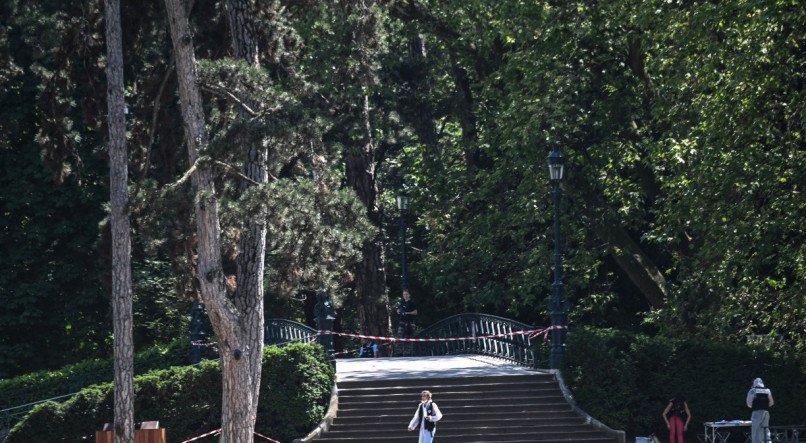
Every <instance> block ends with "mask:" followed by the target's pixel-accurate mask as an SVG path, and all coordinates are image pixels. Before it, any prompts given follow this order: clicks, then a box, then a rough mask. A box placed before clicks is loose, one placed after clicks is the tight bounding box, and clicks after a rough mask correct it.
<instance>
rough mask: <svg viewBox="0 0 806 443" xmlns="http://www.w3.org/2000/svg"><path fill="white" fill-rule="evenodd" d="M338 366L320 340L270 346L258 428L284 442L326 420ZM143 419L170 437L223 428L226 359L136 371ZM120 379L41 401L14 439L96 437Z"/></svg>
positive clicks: (138, 416)
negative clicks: (114, 383)
mask: <svg viewBox="0 0 806 443" xmlns="http://www.w3.org/2000/svg"><path fill="white" fill-rule="evenodd" d="M334 381H335V373H334V371H333V368H332V366H331V365H330V363H329V362H328V360H327V357H326V355H325V352H324V350H323V349H322V348H321V347H320V346H318V345H311V344H292V345H289V346H286V347H283V348H276V347H269V348H266V350H265V353H264V357H263V372H262V377H261V390H260V405H259V407H258V417H257V422H256V425H255V430H256V431H257V432H260V433H261V434H263V435H267V436H270V437H272V438H274V439H277V440H281V441H290V440H292V439H294V438H297V437H300V436H303V435H306V434H307V433H308V432H310V430H311V429H313V428H314V427H315V426H316V425H317V424H318V423H319V421H320V420H321V419H322V417H323V416H324V413H325V408H326V407H327V404H328V401H329V399H330V392H331V389H332V386H333V383H334ZM134 386H135V408H134V411H135V421H138V422H139V421H147V420H159V422H160V427H162V428H166V429H168V432H167V433H168V441H169V442H181V441H183V440H185V439H187V438H190V437H193V436H196V435H200V434H203V433H205V432H208V431H211V430H213V429H217V428H220V427H221V423H220V420H221V371H220V368H219V365H218V362H214V361H204V362H202V363H201V364H200V365H198V366H197V367H192V366H191V367H174V368H170V369H165V370H157V371H152V372H150V373H148V374H145V375H142V376H138V377H135V384H134ZM112 415H113V393H112V384H111V383H106V384H102V385H96V386H92V387H89V388H86V389H83V390H82V391H81V392H80V393H79V394H78V395H76V396H75V397H73V398H71V399H70V400H68V401H66V402H64V403H61V404H59V403H55V402H48V403H44V404H42V405H39V406H37V407H36V408H35V409H34V410H33V411H32V412H31V413H30V414H29V415H28V416H27V417H26V418H25V419H24V420H23V421H21V422H20V423H18V424H17V425H16V426H15V427H14V428H13V429H12V430H11V433H10V434H9V435H8V437H7V439H6V443H27V442H32V441H47V442H53V443H56V442H75V441H80V440H82V439H84V438H87V439H89V440H92V439H93V438H94V437H93V436H94V433H95V431H96V430H97V429H100V428H101V426H102V425H103V424H104V423H109V422H112Z"/></svg>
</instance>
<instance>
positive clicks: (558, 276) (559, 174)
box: [547, 149, 567, 369]
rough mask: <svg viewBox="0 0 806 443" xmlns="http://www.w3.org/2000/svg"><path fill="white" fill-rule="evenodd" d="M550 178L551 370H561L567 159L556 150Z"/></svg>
mask: <svg viewBox="0 0 806 443" xmlns="http://www.w3.org/2000/svg"><path fill="white" fill-rule="evenodd" d="M547 160H548V165H549V177H550V178H551V185H552V197H554V283H552V284H551V309H550V312H549V315H550V316H551V326H552V329H551V353H550V354H549V368H551V369H560V365H561V363H562V359H563V354H564V353H565V332H566V330H565V328H566V320H567V314H566V310H565V299H564V298H565V288H564V287H563V282H562V278H563V274H562V272H563V256H562V251H561V249H560V182H561V181H562V179H563V166H564V163H565V158H563V156H562V154H560V152H559V151H557V150H556V149H555V150H553V151H551V154H549V156H548V159H547Z"/></svg>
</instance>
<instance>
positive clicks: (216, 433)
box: [182, 428, 280, 443]
mask: <svg viewBox="0 0 806 443" xmlns="http://www.w3.org/2000/svg"><path fill="white" fill-rule="evenodd" d="M220 433H221V429H220V428H219V429H216V430H215V431H210V432H208V433H206V434H202V435H199V436H197V437H193V438H191V439H189V440H185V441H183V442H182V443H189V442H192V441H197V440H201V439H203V438H205V437H212V436H214V435H218V434H220ZM254 433H255V435H257V436H258V437H260V438H262V439H264V440H267V441H270V442H273V443H280V442H279V441H277V440H274V439H272V438H269V437H266V436H265V435H263V434H261V433H259V432H257V431H254Z"/></svg>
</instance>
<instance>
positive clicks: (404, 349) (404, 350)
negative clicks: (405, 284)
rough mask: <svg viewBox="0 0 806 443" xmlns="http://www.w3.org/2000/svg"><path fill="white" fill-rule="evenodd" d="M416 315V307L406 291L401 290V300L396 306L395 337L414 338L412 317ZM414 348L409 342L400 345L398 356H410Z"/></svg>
mask: <svg viewBox="0 0 806 443" xmlns="http://www.w3.org/2000/svg"><path fill="white" fill-rule="evenodd" d="M415 315H417V305H416V304H414V300H412V299H411V293H410V292H409V290H408V289H404V290H403V299H402V300H400V304H399V305H397V317H398V318H397V336H398V337H399V338H413V337H414V316H415ZM413 349H414V346H413V345H412V343H411V342H403V343H402V344H401V345H400V355H409V356H410V355H412V350H413Z"/></svg>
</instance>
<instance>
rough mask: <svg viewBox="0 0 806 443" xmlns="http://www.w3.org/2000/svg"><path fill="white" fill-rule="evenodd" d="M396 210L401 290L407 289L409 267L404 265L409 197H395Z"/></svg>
mask: <svg viewBox="0 0 806 443" xmlns="http://www.w3.org/2000/svg"><path fill="white" fill-rule="evenodd" d="M395 200H396V201H397V209H399V210H400V286H401V290H402V291H405V290H407V289H409V266H408V263H406V217H405V215H406V210H407V209H408V208H409V196H408V195H406V194H400V195H398V196H397V197H395Z"/></svg>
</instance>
